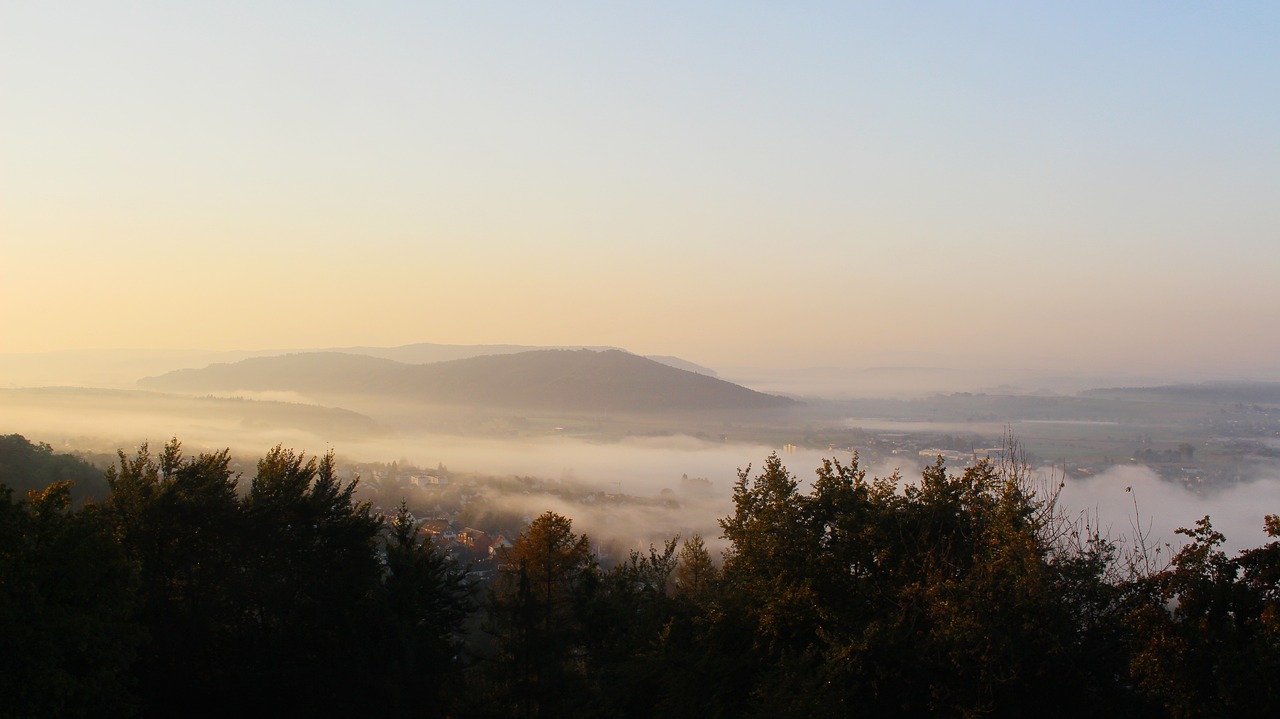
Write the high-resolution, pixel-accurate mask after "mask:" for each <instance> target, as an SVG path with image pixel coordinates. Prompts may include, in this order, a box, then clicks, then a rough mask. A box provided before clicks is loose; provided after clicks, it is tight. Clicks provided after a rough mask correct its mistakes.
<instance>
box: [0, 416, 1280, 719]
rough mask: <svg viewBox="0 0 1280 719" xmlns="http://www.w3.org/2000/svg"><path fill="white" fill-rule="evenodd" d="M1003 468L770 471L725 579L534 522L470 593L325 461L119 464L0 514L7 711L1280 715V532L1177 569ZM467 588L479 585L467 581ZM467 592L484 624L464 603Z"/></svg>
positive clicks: (690, 549)
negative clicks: (809, 476)
mask: <svg viewBox="0 0 1280 719" xmlns="http://www.w3.org/2000/svg"><path fill="white" fill-rule="evenodd" d="M1015 456H1016V455H1015V454H1014V453H1012V452H1010V453H1006V458H1004V459H1001V460H1000V461H998V462H992V461H986V462H982V463H980V464H978V465H976V466H973V467H970V468H968V469H966V470H965V471H964V472H963V473H959V474H956V473H952V472H949V471H948V470H947V469H946V467H945V466H944V465H943V463H942V462H941V461H939V462H937V463H935V464H934V465H932V466H930V467H928V468H926V469H925V470H924V472H923V473H922V476H921V478H920V480H919V481H918V482H913V483H905V482H903V481H902V480H901V478H899V477H898V476H897V475H894V476H891V477H888V478H871V479H868V478H867V477H866V475H865V472H864V471H863V470H861V469H860V468H859V466H858V462H857V458H856V456H855V458H854V460H853V461H852V462H851V463H849V464H842V463H840V462H836V461H834V460H832V461H826V462H824V463H823V466H822V467H820V468H819V469H818V471H817V476H816V480H815V481H814V483H813V485H812V488H811V490H810V491H807V492H806V491H803V490H802V488H801V485H800V482H799V480H798V479H797V478H796V477H795V476H794V475H792V474H791V473H790V472H788V470H787V469H786V468H785V467H784V466H783V465H782V462H781V461H780V460H779V458H778V457H777V456H772V457H770V458H769V459H768V460H767V461H766V462H765V464H764V466H763V468H762V469H761V471H759V472H758V473H757V474H755V475H752V473H751V471H750V467H748V469H747V470H744V471H742V472H741V473H740V474H739V478H738V481H737V483H736V485H735V487H734V496H733V501H734V509H733V512H732V514H730V515H729V516H727V517H725V518H723V519H722V520H721V527H722V529H723V533H724V537H725V538H726V539H727V540H728V541H729V543H730V544H729V549H728V550H727V552H726V553H725V556H724V557H723V561H722V562H719V561H716V558H713V557H712V556H711V555H710V553H709V552H708V551H707V549H706V546H705V545H704V543H703V542H702V540H701V538H699V537H696V536H695V537H689V538H686V539H684V540H683V541H680V540H679V539H678V538H673V539H671V540H670V541H668V542H665V543H664V544H663V546H661V547H656V546H651V547H650V548H649V550H648V551H647V552H632V553H631V556H630V557H629V558H628V560H627V561H624V562H622V563H621V564H618V565H616V566H614V567H611V568H604V567H601V566H599V563H598V560H597V557H596V555H595V554H594V553H593V551H592V543H591V541H590V540H589V539H588V538H587V537H586V536H584V535H581V534H578V533H575V532H574V531H573V524H572V521H571V520H570V519H569V518H568V517H564V516H561V515H559V514H556V513H553V512H547V513H545V514H543V515H541V516H540V517H538V518H537V519H535V520H534V521H533V522H532V524H531V525H530V526H529V527H528V528H527V529H526V531H524V533H522V534H521V535H520V536H519V538H518V539H517V540H516V541H515V542H514V544H513V546H511V547H510V548H509V549H508V550H507V551H506V553H505V554H504V555H503V556H502V558H501V560H500V561H501V566H500V569H499V571H498V573H497V576H496V577H495V578H494V580H493V581H492V582H491V584H490V585H489V588H488V590H487V591H486V592H485V595H484V596H483V597H475V594H476V592H475V587H474V586H473V585H472V584H470V583H469V580H468V574H467V568H466V567H462V566H460V565H458V564H457V563H455V562H453V561H452V560H451V559H450V558H449V557H447V556H445V555H443V554H441V553H440V552H439V551H438V550H436V549H433V548H432V546H431V545H430V543H425V544H424V543H423V542H422V541H421V540H420V539H419V535H418V532H417V526H416V524H415V522H414V521H413V520H412V518H411V517H410V516H409V515H408V513H407V511H405V510H404V509H403V507H402V508H401V511H400V512H399V513H398V514H397V516H395V517H393V518H385V517H382V516H379V515H376V514H373V513H372V512H371V510H370V507H369V506H368V505H367V504H363V503H360V502H358V501H356V500H355V499H354V490H355V484H354V483H346V484H343V483H341V482H339V481H338V480H337V479H336V477H335V475H334V468H333V458H332V455H331V454H330V455H326V456H323V457H312V458H307V457H304V456H303V455H301V454H297V453H295V452H293V451H292V450H288V449H284V448H282V447H276V448H275V449H273V450H272V451H271V452H269V453H268V454H267V456H265V457H264V458H263V459H262V460H261V461H260V462H259V463H258V467H257V473H256V476H255V477H254V478H253V479H252V481H251V483H250V485H249V486H248V487H242V486H240V484H239V481H238V480H239V478H238V477H237V476H236V475H235V474H234V473H233V472H232V471H231V470H230V469H229V459H228V455H227V453H226V452H225V451H224V452H218V453H205V454H200V455H198V456H195V457H188V456H185V455H183V453H182V451H181V447H180V445H179V444H178V442H177V441H176V440H175V441H173V442H170V443H169V444H167V445H166V446H165V448H164V450H163V451H162V452H161V453H160V454H159V456H153V455H152V454H151V453H150V451H149V450H148V448H147V447H145V446H144V447H143V448H141V449H140V450H139V451H138V452H137V453H136V454H135V455H133V456H128V455H126V454H125V453H123V452H121V453H120V456H119V464H118V466H116V467H114V468H113V469H112V470H111V471H110V472H108V474H107V478H106V479H107V483H108V485H109V490H110V491H109V494H108V495H107V496H106V498H105V499H104V500H103V501H102V502H100V503H89V504H86V505H85V506H84V507H82V508H80V509H74V508H73V506H72V503H71V500H70V487H69V486H68V484H67V483H65V482H54V483H53V484H51V485H49V486H48V487H46V488H45V489H43V490H33V491H30V492H29V493H28V495H27V496H26V498H25V499H23V498H15V496H14V493H13V492H12V491H11V490H9V489H8V488H4V489H3V491H0V647H3V648H4V650H5V651H3V652H0V699H2V701H0V716H6V717H27V716H170V715H173V714H175V713H178V712H182V713H186V712H187V711H188V710H189V709H190V708H191V707H199V708H201V709H202V710H207V711H209V712H212V713H215V714H231V713H234V714H241V713H247V714H261V713H266V712H271V713H279V714H285V715H290V716H293V715H321V716H329V715H373V714H379V715H382V714H387V715H392V716H456V717H576V716H582V717H599V716H618V717H652V716H671V717H683V716H688V717H751V716H759V717H777V716H803V717H806V718H808V717H828V716H829V717H845V716H850V715H859V714H860V715H867V716H960V717H977V716H1028V715H1048V716H1091V715H1098V714H1102V713H1103V712H1106V713H1108V714H1110V713H1119V714H1123V715H1125V716H1139V717H1174V718H1179V719H1181V718H1183V717H1203V716H1210V717H1212V716H1222V717H1248V716H1271V715H1274V713H1275V711H1276V710H1277V709H1278V708H1280V688H1277V687H1276V685H1275V683H1274V681H1273V678H1274V677H1275V676H1276V672H1277V670H1280V541H1275V540H1276V538H1277V537H1280V519H1277V518H1276V517H1274V516H1269V517H1268V518H1267V530H1268V533H1269V534H1270V536H1271V537H1272V538H1273V541H1270V542H1269V543H1267V544H1266V545H1264V546H1262V547H1258V548H1255V549H1251V550H1248V551H1245V552H1242V553H1240V554H1238V555H1237V556H1235V557H1230V556H1228V555H1227V554H1226V553H1225V552H1223V551H1222V549H1221V546H1222V544H1223V539H1224V538H1223V537H1222V535H1221V534H1220V533H1218V532H1216V531H1215V530H1214V529H1213V528H1212V525H1211V524H1210V522H1209V519H1208V518H1204V519H1202V520H1200V521H1199V522H1198V523H1197V524H1196V526H1195V527H1194V528H1192V529H1186V530H1181V531H1182V532H1183V533H1184V534H1185V535H1186V536H1187V539H1188V543H1187V544H1186V546H1185V547H1183V548H1182V549H1181V550H1179V551H1178V552H1177V553H1176V554H1175V555H1174V556H1173V557H1172V558H1171V560H1170V561H1169V562H1168V563H1167V565H1163V566H1153V564H1152V562H1153V557H1152V556H1151V555H1149V554H1146V553H1144V552H1143V551H1142V548H1141V547H1139V548H1138V549H1137V550H1136V551H1130V552H1128V553H1123V552H1120V551H1119V550H1118V549H1117V546H1116V545H1115V544H1113V543H1112V542H1110V541H1108V540H1107V539H1106V538H1104V537H1101V536H1099V535H1098V534H1097V533H1096V532H1090V531H1089V530H1088V529H1087V528H1083V527H1081V526H1078V525H1076V524H1073V523H1071V522H1067V521H1064V519H1063V517H1062V516H1061V514H1060V513H1059V512H1058V511H1057V507H1056V504H1055V496H1056V495H1055V492H1054V491H1053V488H1052V487H1048V488H1040V489H1037V488H1036V487H1034V486H1033V483H1032V481H1031V477H1030V475H1029V474H1028V473H1027V471H1026V469H1025V465H1024V464H1022V463H1020V462H1017V461H1016V460H1014V459H1013V457H1015ZM473 578H474V577H473ZM473 599H478V600H479V601H473Z"/></svg>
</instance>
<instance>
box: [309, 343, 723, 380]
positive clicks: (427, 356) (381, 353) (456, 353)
mask: <svg viewBox="0 0 1280 719" xmlns="http://www.w3.org/2000/svg"><path fill="white" fill-rule="evenodd" d="M539 350H592V351H594V352H605V351H608V350H619V351H623V352H625V351H626V350H622V349H621V348H619V347H588V346H579V345H566V346H558V347H547V346H535V345H446V344H436V343H434V342H418V343H415V344H408V345H400V346H398V347H334V348H330V349H324V350H316V351H318V352H341V353H344V354H356V355H365V356H367V357H381V358H382V359H389V360H395V361H396V362H404V363H406V364H433V363H436V362H448V361H450V360H460V359H470V358H472V357H483V356H485V355H506V354H520V353H522V352H536V351H539ZM643 356H644V357H645V358H646V359H651V360H653V361H654V362H658V363H661V364H664V365H667V366H668V367H675V368H676V369H683V370H688V371H690V372H697V373H698V374H705V375H707V376H708V377H718V376H719V374H718V373H717V372H716V371H715V370H713V369H711V368H709V367H703V366H702V365H700V364H695V363H693V362H690V361H689V360H686V359H682V358H680V357H672V356H669V355H643Z"/></svg>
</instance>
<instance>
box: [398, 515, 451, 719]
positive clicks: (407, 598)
mask: <svg viewBox="0 0 1280 719" xmlns="http://www.w3.org/2000/svg"><path fill="white" fill-rule="evenodd" d="M419 526H420V525H419V523H418V522H416V521H414V519H413V516H412V515H411V514H410V513H409V508H408V506H407V505H406V504H405V503H404V502H401V503H400V506H399V508H398V509H397V511H396V516H395V517H394V518H393V519H392V520H391V522H390V524H389V525H388V526H387V527H386V530H385V532H384V535H385V547H384V552H385V561H386V572H385V575H384V577H383V580H382V588H381V596H380V601H379V607H380V609H381V611H380V614H379V622H378V623H377V639H378V640H379V642H380V646H379V648H378V650H377V652H378V654H379V656H380V657H381V659H382V661H381V662H380V663H381V664H384V665H385V667H386V668H385V672H383V673H382V677H381V682H382V684H383V685H384V686H385V689H384V690H383V692H382V694H383V695H384V696H385V697H387V703H388V705H389V707H388V708H389V711H390V712H391V713H392V714H393V715H406V716H407V715H410V714H414V715H428V716H444V715H445V712H446V709H447V704H446V702H445V691H444V689H445V682H446V679H447V677H449V676H450V675H451V674H454V673H455V672H457V670H458V669H459V667H458V663H457V661H456V657H457V654H458V652H459V651H460V649H461V642H460V640H459V634H460V632H461V629H462V624H463V621H464V620H465V619H466V617H467V615H468V614H469V613H470V612H471V610H472V609H473V605H474V601H473V597H472V589H471V586H470V585H469V584H468V582H467V567H466V566H464V565H462V564H459V563H457V562H455V561H453V559H451V558H450V557H449V556H447V555H446V554H445V552H444V551H443V550H440V549H437V548H436V547H435V545H434V544H433V543H432V542H431V541H430V540H429V539H427V540H424V539H423V538H421V537H420V536H419V534H418V528H419Z"/></svg>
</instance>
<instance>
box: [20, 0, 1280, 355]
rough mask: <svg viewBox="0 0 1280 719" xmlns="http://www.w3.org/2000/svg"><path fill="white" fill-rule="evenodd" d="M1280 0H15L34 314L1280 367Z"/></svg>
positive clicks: (294, 334)
mask: <svg viewBox="0 0 1280 719" xmlns="http://www.w3.org/2000/svg"><path fill="white" fill-rule="evenodd" d="M1276 37H1280V5H1277V4H1275V3H1263V2H1259V3H1248V2H1240V3H1230V4H1219V3H1215V4H1208V3H1154V2H1152V3H1131V2H1130V3H1126V2H1105V3H1104V2H1097V3H1090V2H1081V3H1040V2H1009V3H1000V2H984V3H976V2H975V3H968V2H959V3H917V2H894V3H803V2H800V3H758V2H737V3H728V2H702V3H665V2H651V3H634V4H621V3H571V2H565V3H500V2H476V3H432V2H369V3H337V2H306V3H302V2H296V3H287V2H279V3H249V2H232V1H229V2H218V3H175V2H120V3H96V2H83V3H81V2H61V3H28V2H0V353H29V352H51V351H61V350H69V349H86V348H88V349H96V348H122V347H136V348H152V349H176V348H182V349H203V350H217V351H221V350H245V349H258V348H282V347H290V348H305V347H333V346H346V345H380V346H392V345H400V344H408V343H414V342H441V343H462V344H473V343H476V344H478V343H517V344H546V345H568V344H577V345H612V346H620V347H624V348H627V349H630V350H632V351H635V352H639V353H643V354H668V355H678V356H681V357H684V358H686V359H690V360H693V361H695V362H699V363H702V364H706V365H709V366H712V367H716V366H725V365H739V366H741V365H747V366H759V367H809V366H847V367H868V366H880V365H885V364H919V365H928V366H968V367H1030V366H1034V367H1042V368H1046V369H1054V370H1095V371H1126V370H1142V371H1169V372H1186V373H1199V374H1200V375H1204V374H1213V375H1221V376H1229V375H1236V374H1238V375H1240V376H1253V377H1266V378H1273V379H1280V333H1277V332H1276V331H1275V316H1276V310H1277V308H1280V283H1278V282H1276V281H1275V278H1276V277H1277V276H1280V241H1278V240H1280V201H1277V199H1278V198H1280V131H1278V130H1280V43H1277V42H1275V38H1276Z"/></svg>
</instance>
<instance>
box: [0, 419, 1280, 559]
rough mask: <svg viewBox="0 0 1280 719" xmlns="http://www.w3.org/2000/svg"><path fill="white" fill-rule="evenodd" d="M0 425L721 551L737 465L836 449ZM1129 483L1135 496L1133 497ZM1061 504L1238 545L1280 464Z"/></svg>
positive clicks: (1265, 509)
mask: <svg viewBox="0 0 1280 719" xmlns="http://www.w3.org/2000/svg"><path fill="white" fill-rule="evenodd" d="M0 427H3V431H4V432H6V433H7V432H19V433H21V434H24V435H26V436H27V437H28V438H29V439H31V440H33V441H48V442H50V443H51V444H53V445H54V446H55V448H56V449H59V450H91V451H110V450H112V449H115V448H124V449H125V451H126V452H132V451H133V449H134V448H136V446H137V445H138V444H139V443H141V442H143V441H149V442H151V444H152V445H153V447H158V446H159V445H161V444H163V442H164V441H165V440H167V439H168V438H169V437H171V436H174V435H176V436H178V437H179V439H181V440H182V441H183V443H184V447H185V448H186V450H187V451H188V452H192V453H193V452H197V451H200V450H205V449H220V448H222V447H230V448H231V449H232V451H233V453H235V454H236V455H237V456H238V457H239V458H240V459H241V461H242V464H243V466H244V467H245V469H246V474H251V473H252V469H251V468H252V466H253V462H254V461H255V460H256V459H257V458H258V457H260V456H262V454H263V453H265V452H266V450H267V449H269V448H270V447H272V446H274V445H275V444H277V443H283V444H284V445H286V446H291V447H294V448H295V449H298V450H300V451H305V452H307V453H309V454H316V453H321V452H324V451H326V449H327V448H329V447H333V448H334V449H335V450H336V452H337V453H338V457H339V460H340V461H350V462H393V461H395V462H401V463H402V464H404V463H408V464H412V465H415V466H418V467H422V468H434V467H436V466H437V465H439V464H444V465H445V466H447V467H448V468H449V469H450V470H451V471H452V472H454V473H468V474H470V473H474V474H480V475H491V476H502V475H517V476H525V477H538V478H542V479H547V480H561V481H564V482H566V483H572V484H575V485H579V486H583V487H588V488H590V487H594V488H596V490H597V491H600V492H604V493H608V494H619V493H621V494H626V495H634V496H635V497H638V498H640V499H638V500H636V501H633V502H628V503H625V504H617V503H607V504H600V505H595V504H584V503H581V502H577V501H567V500H561V499H556V498H554V497H552V496H550V495H546V494H532V495H528V496H525V495H516V496H506V497H490V501H493V502H496V503H500V504H501V503H505V504H506V505H508V506H509V507H517V506H518V507H520V508H521V509H522V513H523V514H525V515H527V516H536V515H537V514H539V513H541V512H543V511H546V510H554V511H557V512H560V513H562V514H565V515H567V516H569V517H571V518H572V519H574V522H575V527H577V528H578V529H579V530H580V531H584V532H587V533H588V534H591V535H593V536H594V537H596V538H597V539H610V538H613V539H615V541H617V542H619V543H622V544H626V545H630V546H645V545H647V543H648V542H651V541H660V540H661V539H662V538H663V537H667V536H671V535H673V534H677V533H679V534H682V535H684V536H688V535H689V534H690V533H692V532H698V533H700V534H702V535H703V537H704V538H705V539H707V540H708V543H709V544H710V545H711V546H713V547H723V543H722V542H720V541H719V540H718V537H719V534H720V529H719V526H718V524H717V520H718V519H719V518H721V517H724V516H727V515H728V514H729V512H730V511H731V509H732V500H731V497H732V487H733V482H734V480H735V479H736V477H737V470H738V469H739V468H745V467H747V465H751V466H752V473H753V474H754V473H755V472H756V471H757V470H758V469H759V468H760V466H761V465H762V464H763V462H764V460H765V459H766V458H767V457H768V456H769V454H770V453H771V452H774V451H779V452H780V456H781V457H782V460H783V462H784V464H785V465H786V466H787V468H788V469H790V470H791V471H792V473H793V474H795V475H796V476H797V477H798V478H799V479H800V480H801V482H802V485H806V486H807V484H808V482H810V481H811V480H812V479H813V477H814V470H815V469H816V468H817V467H818V466H820V464H821V462H822V459H823V458H824V457H825V456H828V455H829V453H827V452H825V451H818V450H809V449H799V450H797V451H794V452H788V453H783V452H781V448H777V447H770V446H764V445H759V444H734V443H727V444H726V443H714V442H707V441H703V440H699V439H694V438H691V437H683V436H676V437H656V438H630V439H626V440H623V441H621V442H615V443H609V444H604V443H594V442H589V441H583V440H580V439H575V438H568V437H546V438H540V439H518V440H507V441H503V440H496V439H479V438H466V437H456V436H447V435H428V434H422V435H417V436H405V435H400V436H395V437H384V438H365V439H357V440H352V439H345V440H338V441H334V440H332V439H331V438H329V437H325V436H321V434H318V433H314V432H308V431H303V430H297V429H287V430H286V429H279V428H268V427H262V426H255V425H254V424H253V423H245V422H240V423H228V422H226V421H219V420H218V419H216V418H209V421H208V422H199V421H191V420H190V419H189V418H186V419H183V420H180V419H179V418H177V417H164V416H157V415H155V414H151V413H141V412H138V413H127V412H119V411H113V410H111V409H109V408H108V407H106V406H100V407H94V406H84V407H80V408H78V409H72V408H68V407H57V406H55V407H46V408H44V409H40V408H36V407H30V406H27V407H23V406H20V405H19V406H15V405H14V404H13V403H8V404H5V405H3V406H0ZM837 458H838V459H840V460H841V461H847V460H848V459H849V458H850V457H849V454H848V453H843V454H838V455H837ZM916 459H917V458H915V457H903V458H902V462H901V463H900V464H896V465H890V464H884V465H880V466H865V467H864V469H866V470H867V471H868V475H869V476H887V475H889V474H891V473H892V472H893V471H894V470H900V472H901V474H902V475H903V477H904V480H908V481H909V480H912V479H914V478H915V477H918V473H919V469H920V467H919V463H918V462H917V461H916ZM683 475H687V476H688V477H690V478H704V479H706V480H708V481H709V482H710V486H709V487H707V488H705V490H700V491H698V492H693V493H691V492H689V491H688V486H687V483H682V482H681V477H682V476H683ZM1126 488H1129V490H1130V491H1128V492H1126V491H1125V490H1126ZM663 490H668V491H667V492H665V493H664V492H663ZM1135 499H1136V501H1137V507H1136V509H1135V506H1134V501H1135ZM641 500H645V501H641ZM647 500H654V501H647ZM1061 501H1062V506H1063V507H1064V510H1065V511H1067V512H1068V513H1070V514H1073V515H1078V514H1080V513H1088V514H1089V515H1090V516H1091V517H1093V518H1094V519H1095V520H1096V521H1097V522H1098V523H1099V525H1100V526H1101V527H1102V528H1103V530H1104V531H1109V532H1110V533H1111V535H1112V536H1113V537H1115V538H1121V537H1128V536H1131V535H1132V534H1133V528H1134V525H1135V522H1136V521H1138V520H1139V519H1140V520H1141V522H1142V523H1143V530H1144V532H1146V533H1147V534H1148V542H1149V543H1151V544H1159V543H1164V542H1170V543H1173V544H1174V545H1175V546H1176V545H1177V544H1179V540H1180V537H1179V536H1178V535H1175V533H1174V530H1175V529H1176V528H1178V527H1182V526H1186V527H1189V526H1192V525H1193V524H1194V523H1195V521H1196V520H1197V519H1198V518H1200V517H1202V516H1204V515H1206V514H1208V515H1211V516H1212V520H1213V524H1214V527H1215V528H1217V529H1218V530H1219V531H1222V532H1223V533H1225V534H1226V536H1227V543H1228V547H1229V548H1230V549H1233V550H1234V549H1242V548H1247V547H1252V546H1258V545H1259V544H1261V543H1262V542H1264V541H1265V540H1266V537H1265V533H1264V532H1263V531H1262V522H1263V516H1264V515H1265V514H1267V513H1280V467H1271V468H1270V469H1269V470H1262V471H1260V473H1259V476H1257V477H1256V478H1255V479H1254V480H1253V481H1249V482H1245V483H1241V484H1237V485H1235V486H1232V487H1229V488H1225V489H1220V490H1216V491H1213V492H1211V493H1208V494H1206V495H1204V496H1200V495H1197V494H1193V493H1192V492H1190V491H1188V490H1186V489H1183V488H1181V487H1180V486H1178V485H1175V484H1171V483H1169V482H1165V481H1162V480H1161V479H1160V478H1159V477H1157V476H1156V474H1155V473H1154V472H1152V471H1151V470H1149V469H1147V468H1145V467H1141V466H1117V467H1112V468H1110V469H1108V470H1106V471H1104V472H1101V473H1100V474H1098V475H1097V476H1095V477H1093V478H1091V479H1087V480H1068V481H1067V483H1066V486H1065V488H1064V489H1063V491H1062V495H1061Z"/></svg>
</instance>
